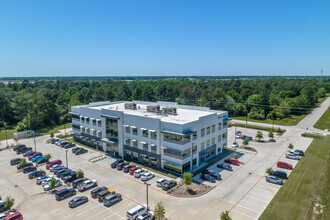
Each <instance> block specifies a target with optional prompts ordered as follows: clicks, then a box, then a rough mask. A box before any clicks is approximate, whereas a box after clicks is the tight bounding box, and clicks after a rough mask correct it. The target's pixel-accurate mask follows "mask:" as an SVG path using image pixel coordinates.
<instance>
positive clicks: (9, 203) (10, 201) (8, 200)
mask: <svg viewBox="0 0 330 220" xmlns="http://www.w3.org/2000/svg"><path fill="white" fill-rule="evenodd" d="M14 204H15V199H14V198H12V197H11V196H7V197H6V204H5V208H6V209H11V208H12V207H13V206H14Z"/></svg>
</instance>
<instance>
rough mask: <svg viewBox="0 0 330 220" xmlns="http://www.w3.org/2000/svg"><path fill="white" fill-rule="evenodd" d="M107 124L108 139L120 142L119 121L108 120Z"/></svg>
mask: <svg viewBox="0 0 330 220" xmlns="http://www.w3.org/2000/svg"><path fill="white" fill-rule="evenodd" d="M105 123H106V137H107V138H108V139H109V140H114V141H118V121H117V120H113V119H110V118H107V119H106V122H105Z"/></svg>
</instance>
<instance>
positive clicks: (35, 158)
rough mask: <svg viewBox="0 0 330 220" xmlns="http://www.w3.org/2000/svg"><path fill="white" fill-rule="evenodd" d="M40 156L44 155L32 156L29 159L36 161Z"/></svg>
mask: <svg viewBox="0 0 330 220" xmlns="http://www.w3.org/2000/svg"><path fill="white" fill-rule="evenodd" d="M42 157H44V156H42V155H36V156H34V157H32V159H31V161H32V162H36V161H37V160H38V159H39V158H42Z"/></svg>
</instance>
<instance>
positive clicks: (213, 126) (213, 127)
mask: <svg viewBox="0 0 330 220" xmlns="http://www.w3.org/2000/svg"><path fill="white" fill-rule="evenodd" d="M214 132H215V125H212V133H214Z"/></svg>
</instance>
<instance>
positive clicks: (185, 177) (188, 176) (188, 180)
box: [183, 173, 192, 185]
mask: <svg viewBox="0 0 330 220" xmlns="http://www.w3.org/2000/svg"><path fill="white" fill-rule="evenodd" d="M183 183H184V184H186V185H190V184H191V183H192V178H191V173H184V174H183Z"/></svg>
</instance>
